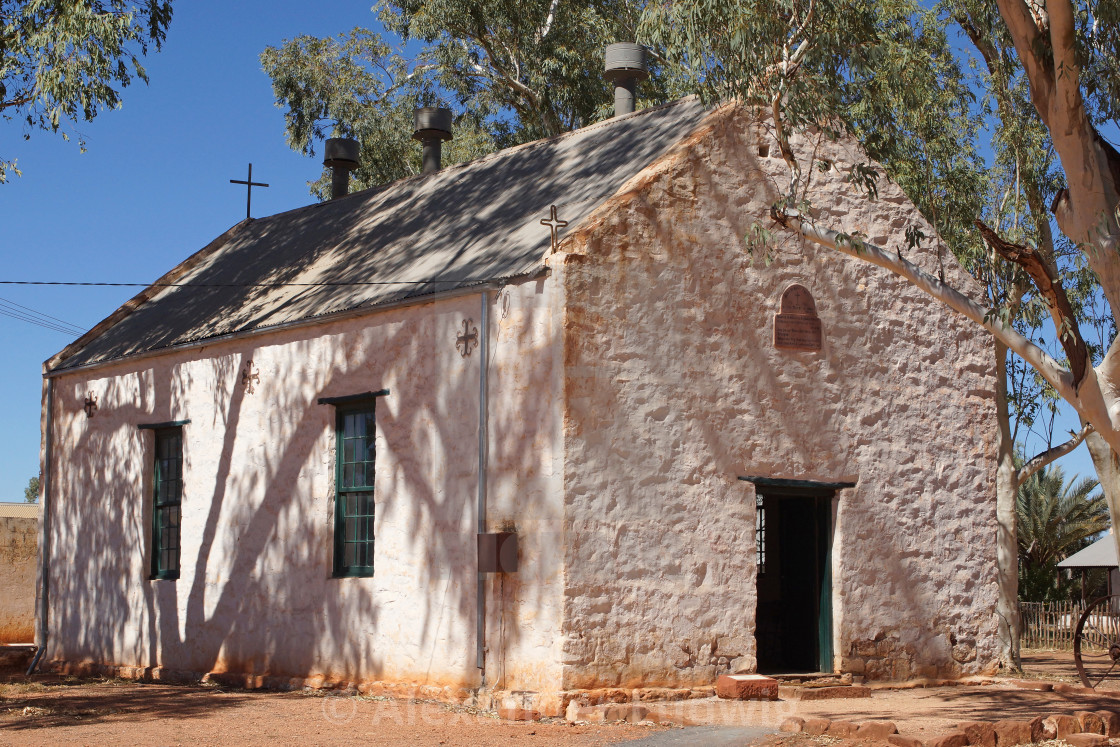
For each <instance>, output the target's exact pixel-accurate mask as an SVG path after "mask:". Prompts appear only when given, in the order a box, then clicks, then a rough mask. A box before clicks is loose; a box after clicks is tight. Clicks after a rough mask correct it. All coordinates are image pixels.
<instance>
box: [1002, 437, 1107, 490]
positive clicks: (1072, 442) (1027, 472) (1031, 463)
mask: <svg viewBox="0 0 1120 747" xmlns="http://www.w3.org/2000/svg"><path fill="white" fill-rule="evenodd" d="M1092 432H1093V426H1092V425H1090V424H1089V423H1086V424H1085V425H1083V426H1081V430H1080V431H1078V432H1077V433H1074V434H1073V435H1072V436H1071V437H1070V439H1069V440H1068V441H1066V442H1065V443H1062V444H1058V445H1057V446H1052V447H1050V448H1049V449H1047V450H1046V451H1043V452H1042V453H1040V454H1036V455H1035V456H1034V457H1032V458H1031V459H1030V460H1028V461H1027V463H1026V464H1024V465H1023V466H1022V467H1020V468H1019V470H1018V471H1017V472H1016V475H1017V480H1018V481H1019V482H1020V483H1021V482H1023V481H1024V480H1026V479H1027V478H1028V477H1030V476H1031V475H1033V474H1034V473H1035V472H1038V471H1039V470H1040V469H1042V468H1043V467H1045V466H1046V465H1048V464H1050V463H1051V462H1053V461H1054V460H1055V459H1058V458H1059V457H1064V456H1065V455H1066V454H1068V453H1070V452H1071V451H1073V450H1074V449H1076V448H1077V447H1078V446H1080V445H1081V442H1082V441H1084V440H1085V437H1086V436H1088V435H1089V434H1090V433H1092Z"/></svg>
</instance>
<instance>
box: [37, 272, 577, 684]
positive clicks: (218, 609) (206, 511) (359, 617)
mask: <svg viewBox="0 0 1120 747" xmlns="http://www.w3.org/2000/svg"><path fill="white" fill-rule="evenodd" d="M507 293H508V299H509V300H508V308H509V309H510V310H509V312H508V313H507V314H506V316H505V318H501V315H500V314H498V313H497V312H495V322H494V325H493V326H492V330H493V331H492V334H493V335H494V336H495V339H494V342H493V347H494V355H493V363H492V367H491V377H492V385H491V390H490V400H491V415H490V418H491V433H492V444H491V453H492V455H493V456H492V465H493V467H492V469H491V471H490V482H491V485H492V486H493V492H494V508H493V509H491V510H492V513H493V515H494V517H495V518H496V519H501V518H502V517H503V516H504V515H505V514H508V513H509V507H510V506H513V505H516V506H517V507H518V509H519V511H520V512H521V518H520V519H519V520H518V530H519V531H520V532H523V533H524V537H523V539H522V546H523V548H524V550H525V552H524V554H523V556H522V569H523V570H522V572H521V574H519V581H520V582H521V583H522V585H521V586H518V587H517V588H515V589H510V588H507V589H506V590H505V591H504V602H503V603H499V602H498V601H497V600H495V601H494V603H493V604H492V605H491V606H492V607H493V608H494V610H499V611H501V614H504V615H505V618H506V619H507V620H508V621H510V622H511V623H514V624H515V629H516V632H515V633H513V634H511V633H510V632H509V631H508V630H507V631H505V633H506V635H505V638H504V639H503V640H502V641H501V642H500V643H497V642H489V645H490V647H491V649H492V651H493V652H494V654H493V656H495V657H502V658H508V657H514V658H516V659H517V660H518V662H519V665H518V667H515V668H514V667H510V668H509V671H508V672H507V673H506V677H507V679H508V681H509V684H510V685H511V686H516V687H519V688H523V689H536V688H538V687H543V686H545V685H547V684H548V683H549V682H551V681H553V680H557V679H558V666H557V665H556V663H555V658H554V657H551V658H550V653H551V651H552V649H553V648H554V646H555V641H556V638H557V630H558V626H559V614H560V612H559V607H558V602H557V601H556V600H557V599H558V597H559V591H558V586H557V584H558V574H559V568H558V567H557V565H556V562H555V559H554V558H555V556H557V553H556V551H555V550H554V549H553V548H552V547H551V545H550V543H553V542H555V541H556V540H555V536H554V535H552V534H546V533H542V532H541V531H540V529H539V528H540V527H544V526H546V525H547V523H548V521H549V520H550V519H551V518H552V517H554V516H555V515H556V514H557V513H558V511H559V502H558V500H557V498H556V496H557V495H558V494H557V493H550V492H549V488H548V486H549V484H550V480H552V479H553V478H552V474H551V471H552V465H553V457H552V454H553V452H554V451H555V449H556V448H557V443H556V442H554V438H553V435H552V434H553V431H554V430H555V428H553V427H552V426H551V425H550V423H551V420H550V417H549V416H548V414H547V412H543V411H542V407H541V403H542V402H543V403H547V402H550V401H553V400H554V398H555V397H554V395H553V394H552V387H553V385H554V384H553V378H552V374H551V370H552V356H553V350H552V347H551V340H552V336H551V335H550V334H549V332H548V330H549V328H550V324H551V319H552V309H551V303H552V300H551V298H550V296H549V290H548V286H547V285H546V284H545V283H544V282H543V281H540V282H530V283H526V284H523V285H520V286H512V287H510V288H509V289H508V291H507ZM503 298H504V297H503ZM503 303H506V302H505V301H504V300H503ZM468 318H469V319H473V322H474V324H476V325H477V324H478V322H479V318H480V297H479V295H467V296H463V297H459V298H455V299H449V300H443V301H438V302H434V303H427V304H421V305H415V306H409V307H404V308H399V309H396V310H389V311H384V312H380V313H374V314H369V315H365V316H361V317H356V318H352V319H349V320H344V321H337V322H332V323H328V324H323V325H317V326H312V327H305V328H302V329H292V330H287V331H278V332H274V333H270V334H264V335H258V336H253V337H249V338H245V339H242V340H240V341H236V340H235V341H227V342H220V343H217V344H214V345H210V346H206V347H203V348H198V349H194V350H187V351H181V352H171V353H167V354H164V355H159V356H156V357H150V358H146V359H142V360H138V361H135V362H131V363H130V362H127V361H125V362H121V363H118V364H115V365H110V366H106V367H102V368H98V369H95V370H92V371H89V372H84V373H82V372H79V373H73V374H67V375H64V376H61V377H60V378H59V379H58V380H57V382H56V394H55V414H54V417H55V433H56V441H55V452H54V465H55V469H56V475H55V483H54V486H53V491H52V503H53V511H54V513H53V516H54V519H53V521H54V523H53V534H52V543H53V546H54V563H53V565H52V569H51V573H52V595H51V613H50V621H51V639H50V641H51V646H50V650H49V651H48V658H49V659H53V660H61V661H69V662H75V661H88V662H96V663H99V664H112V665H127V666H141V667H146V666H152V667H155V666H162V667H166V668H168V669H173V670H184V671H189V672H195V673H204V672H212V671H213V672H223V671H231V672H248V673H254V674H266V675H274V676H292V677H305V678H306V677H311V678H315V677H320V676H322V677H326V678H328V679H335V680H344V681H352V682H369V681H386V682H395V683H422V684H426V685H434V686H440V685H442V686H453V687H463V686H471V685H474V684H477V681H478V676H479V675H478V670H477V669H476V668H475V657H474V654H475V608H476V604H475V593H476V576H475V522H476V513H475V512H476V485H477V469H478V456H477V455H478V444H477V432H478V393H479V354H478V350H477V349H476V350H474V351H473V353H472V355H471V356H470V357H468V358H463V357H462V356H461V355H460V353H459V352H458V350H457V349H456V345H455V342H456V335H457V334H458V333H459V332H460V331H461V329H462V322H463V320H464V319H468ZM249 359H252V361H253V363H254V365H255V367H256V370H257V371H258V372H259V376H260V381H259V383H258V384H256V385H255V391H254V392H252V393H250V392H249V391H248V390H247V388H246V387H245V386H244V385H243V383H242V380H241V375H242V371H243V369H244V367H245V365H246V362H247V361H248V360H249ZM383 388H387V389H389V390H390V394H389V395H388V396H386V397H382V398H379V399H378V401H377V405H376V407H377V410H376V413H377V457H376V458H377V463H376V471H377V478H376V489H375V496H376V515H377V519H376V544H375V570H374V576H373V577H372V578H368V579H357V578H347V579H335V578H332V537H333V534H332V523H333V516H334V502H333V481H334V451H335V448H334V422H335V420H334V419H335V411H334V408H333V407H331V406H329V405H319V404H317V399H318V398H319V397H333V396H343V395H348V394H356V393H361V392H368V391H376V390H379V389H383ZM87 393H93V394H95V395H96V396H97V397H98V401H99V403H100V407H99V409H98V411H97V413H96V415H95V416H94V417H93V418H87V416H86V415H85V413H84V411H83V409H82V405H83V401H84V399H85V397H86V395H87ZM182 419H189V420H190V424H189V425H187V426H185V427H184V431H183V432H184V459H185V470H184V498H183V549H182V573H181V577H180V578H179V579H178V580H177V581H152V580H149V579H148V575H149V565H148V563H149V561H148V556H147V549H148V547H149V545H150V529H149V527H150V521H151V507H150V502H151V498H150V492H151V467H150V466H149V463H150V461H151V453H152V443H153V436H152V434H151V432H150V431H140V430H137V427H136V426H137V425H138V424H142V423H155V422H163V421H171V420H182ZM530 447H531V448H532V452H531V453H530V452H529V451H527V449H528V448H530ZM527 467H533V468H535V471H534V472H532V473H528V474H527V473H526V472H525V469H524V468H527ZM512 470H517V472H516V474H513V475H511V474H507V472H508V471H512ZM491 627H495V626H494V625H493V624H492V625H491ZM493 635H494V638H495V641H496V634H493ZM503 646H504V647H505V649H504V650H503V648H502V647H503ZM533 657H536V658H535V659H534V658H533ZM550 678H551V679H550Z"/></svg>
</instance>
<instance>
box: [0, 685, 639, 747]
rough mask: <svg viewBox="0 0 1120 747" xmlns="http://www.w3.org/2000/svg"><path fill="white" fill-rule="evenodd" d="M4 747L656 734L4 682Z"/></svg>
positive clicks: (148, 689) (145, 689)
mask: <svg viewBox="0 0 1120 747" xmlns="http://www.w3.org/2000/svg"><path fill="white" fill-rule="evenodd" d="M7 679H8V681H7V682H6V683H3V684H0V743H2V744H42V745H57V744H60V743H71V744H161V745H168V744H191V745H194V744H235V743H236V744H238V745H255V744H268V745H274V744H290V743H293V742H302V743H310V744H317V745H318V744H324V745H329V744H353V743H365V744H410V745H448V747H452V746H462V747H468V746H470V747H473V746H474V745H494V744H509V745H514V744H516V745H522V744H525V745H533V744H539V745H553V744H559V745H580V746H583V745H587V746H589V747H590V746H591V745H608V744H613V743H615V742H619V741H625V740H628V739H638V738H641V737H644V736H648V735H649V734H651V733H653V732H654V731H657V730H658V729H657V727H650V726H631V725H626V726H622V725H595V726H570V725H568V724H566V723H563V722H557V723H517V722H509V721H499V720H498V719H496V718H493V717H491V716H488V715H485V714H480V713H478V712H476V711H473V710H471V709H465V708H454V707H449V706H444V705H441V704H436V703H422V702H414V701H403V700H377V699H371V698H355V697H352V696H342V695H338V694H333V695H324V694H320V693H314V694H310V693H304V692H300V693H265V692H248V691H236V690H234V691H229V690H224V689H221V688H216V687H206V686H194V685H188V686H181V685H160V684H137V683H133V682H126V681H122V680H104V679H86V680H78V679H75V678H69V677H57V676H53V675H47V676H42V675H37V676H35V677H32V678H30V680H29V679H28V678H26V677H22V676H13V675H9V677H8V678H7Z"/></svg>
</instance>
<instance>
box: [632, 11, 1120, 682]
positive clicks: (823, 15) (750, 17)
mask: <svg viewBox="0 0 1120 747" xmlns="http://www.w3.org/2000/svg"><path fill="white" fill-rule="evenodd" d="M996 5H998V8H997V7H995V6H993V5H992V4H991V3H984V2H980V0H946V1H945V2H944V3H942V4H940V5H937V6H935V7H932V8H931V7H928V6H923V5H921V4H919V3H917V2H909V1H908V0H886V1H885V2H878V3H876V2H867V1H857V0H740V1H739V2H734V3H732V2H727V0H687V1H686V0H670V1H669V2H665V3H659V4H655V5H651V6H649V8H648V9H647V12H646V16H645V18H644V21H643V25H642V32H643V35H644V36H643V38H644V39H648V40H649V41H650V42H652V43H653V44H655V45H658V46H659V47H661V48H663V49H664V53H665V55H666V56H667V58H668V59H670V60H671V61H673V62H675V63H677V64H679V65H680V66H681V67H682V69H683V70H685V71H686V73H687V74H688V76H689V77H690V78H691V80H692V81H693V82H694V83H695V85H696V86H698V87H699V89H700V90H701V91H703V92H704V93H705V95H706V96H707V97H709V98H712V99H731V98H735V99H739V100H741V101H744V102H746V103H747V104H753V105H756V106H759V107H761V108H764V109H765V110H766V111H768V112H769V114H770V116H771V117H772V119H773V124H774V127H775V132H776V135H777V140H778V144H779V150H780V153H781V155H782V157H783V158H784V159H785V161H786V163H787V165H788V167H789V181H788V184H787V185H786V186H785V189H784V193H783V194H782V196H781V199H780V200H779V201H778V202H777V203H776V204H775V205H774V207H773V210H772V215H771V217H772V218H773V220H774V221H775V223H777V224H780V225H782V226H785V227H787V228H789V229H792V230H793V231H795V232H797V233H798V234H800V235H801V236H803V237H804V238H806V239H808V240H810V241H814V242H816V243H818V244H821V245H824V246H827V247H832V248H834V249H837V250H839V251H842V252H845V253H847V254H850V255H853V256H856V257H859V258H861V259H864V260H867V261H870V262H873V263H875V264H878V265H880V266H882V267H885V268H887V269H889V270H891V271H892V272H895V273H897V274H899V275H901V276H903V277H905V278H907V279H908V280H910V281H911V282H913V283H914V284H915V285H917V286H918V287H919V288H921V289H922V290H924V291H926V292H928V293H930V294H931V295H933V296H934V297H935V298H937V299H938V300H940V301H942V302H944V303H946V304H948V305H949V306H950V307H951V308H953V309H955V310H957V311H958V312H960V313H962V314H964V315H965V316H967V317H968V318H969V319H971V320H972V321H973V322H975V323H976V324H977V325H978V326H979V327H982V328H984V329H985V330H987V331H988V332H989V333H990V334H992V336H993V337H994V340H995V349H994V353H995V359H996V364H997V369H998V376H997V385H998V386H999V387H1000V390H999V392H998V408H999V422H1000V426H1001V427H1000V435H1001V445H1000V465H999V470H998V475H997V518H998V521H999V525H1000V533H999V539H998V554H999V571H1000V573H999V583H1000V603H999V614H1000V615H1001V616H1002V617H1003V620H1004V621H1005V623H1006V624H1005V626H1003V627H1002V629H1001V633H1002V635H1003V638H1004V644H1005V656H1006V658H1007V659H1008V660H1009V662H1008V663H1014V662H1015V661H1016V660H1017V652H1016V645H1017V639H1018V636H1017V630H1018V622H1017V614H1016V608H1015V600H1016V596H1017V595H1016V593H1015V592H1016V586H1017V583H1016V572H1015V564H1016V563H1015V560H1016V558H1015V556H1016V549H1015V548H1016V532H1015V513H1014V506H1015V503H1014V500H1015V495H1016V493H1017V487H1018V485H1019V483H1020V482H1021V481H1022V480H1024V479H1027V478H1028V477H1029V476H1030V474H1031V473H1032V471H1035V470H1037V469H1038V468H1039V467H1040V466H1042V465H1044V464H1046V463H1047V462H1049V461H1052V460H1053V459H1054V458H1056V457H1057V456H1058V455H1060V454H1063V453H1066V452H1068V451H1069V450H1071V449H1072V448H1074V447H1075V446H1076V445H1077V444H1078V443H1079V442H1080V440H1081V439H1084V438H1086V437H1088V438H1089V439H1090V451H1091V453H1093V455H1094V463H1095V465H1096V466H1097V470H1098V473H1099V474H1100V475H1101V479H1102V482H1103V483H1104V487H1105V493H1106V495H1107V496H1108V498H1109V504H1110V507H1111V509H1112V512H1113V516H1114V517H1115V516H1116V515H1117V511H1118V509H1120V490H1117V487H1120V484H1118V483H1120V470H1117V464H1118V463H1117V461H1116V457H1115V449H1116V448H1117V447H1120V399H1117V396H1118V394H1120V393H1118V392H1116V391H1115V390H1114V389H1113V388H1112V386H1111V385H1110V382H1111V381H1112V379H1113V377H1114V376H1115V375H1116V373H1114V369H1115V366H1116V365H1117V363H1116V359H1120V353H1114V352H1113V348H1112V344H1113V341H1114V339H1115V321H1114V312H1113V309H1114V306H1113V305H1112V304H1113V301H1114V299H1115V298H1116V297H1120V258H1118V257H1117V255H1116V245H1115V244H1116V242H1115V237H1116V235H1117V234H1118V233H1120V227H1118V223H1117V220H1118V215H1117V213H1116V212H1115V209H1116V202H1117V201H1116V187H1115V182H1114V176H1113V174H1114V172H1115V171H1116V164H1117V162H1118V161H1120V159H1117V158H1116V156H1115V151H1113V150H1112V149H1111V146H1109V145H1108V144H1107V142H1105V141H1104V140H1103V139H1102V138H1101V137H1100V135H1099V132H1098V131H1097V127H1098V126H1099V125H1100V124H1101V123H1102V122H1104V121H1108V120H1110V119H1113V120H1114V119H1115V111H1114V109H1113V107H1114V106H1115V103H1114V102H1115V101H1116V98H1115V94H1116V93H1117V90H1116V89H1117V87H1118V86H1120V82H1118V81H1120V76H1117V75H1116V74H1115V73H1116V70H1117V67H1118V64H1117V54H1116V50H1117V48H1118V45H1117V39H1116V37H1117V28H1118V24H1117V23H1116V20H1117V12H1116V4H1115V0H1107V1H1106V2H1101V3H1081V4H1079V5H1078V6H1076V7H1074V6H1073V5H1072V4H1071V2H1070V1H1069V0H1062V1H1061V2H1049V3H1047V4H1046V5H1045V7H1044V6H1043V4H1042V3H1041V2H1040V1H1039V0H1000V2H998V3H997V4H996ZM1050 8H1053V9H1052V10H1049V11H1048V9H1050ZM1055 14H1056V15H1055ZM1052 19H1056V20H1057V23H1054V21H1053V20H1052ZM954 31H955V32H956V33H958V34H960V35H961V38H962V39H963V40H965V44H966V45H970V46H971V48H972V49H973V50H974V51H973V53H972V58H973V59H975V60H976V61H977V64H978V68H979V69H978V70H977V71H976V72H975V73H973V72H972V71H970V70H969V69H968V68H967V67H965V66H963V65H962V64H961V61H960V59H959V57H958V55H957V54H956V49H955V45H954V43H953V40H952V39H950V37H949V36H948V34H949V33H952V32H954ZM808 128H816V129H817V130H823V131H825V132H828V131H831V130H839V129H847V130H848V131H850V132H852V133H853V134H855V135H856V136H857V137H858V138H859V139H860V140H861V141H862V142H863V144H864V145H865V147H866V148H867V151H868V152H869V154H870V155H871V157H872V158H873V159H875V160H877V161H878V162H879V163H881V164H882V165H883V166H884V168H885V170H886V172H887V176H889V177H890V178H892V179H894V180H896V181H897V182H898V183H899V184H900V186H901V187H902V188H903V189H904V191H906V193H907V194H908V195H909V196H910V198H911V199H912V200H913V201H914V202H915V203H916V204H917V205H918V207H919V208H920V209H921V211H922V212H923V214H924V215H925V216H926V217H927V218H928V219H929V220H930V222H931V223H932V224H933V225H934V226H935V227H936V228H937V230H938V234H939V235H938V236H934V237H927V236H924V235H922V234H921V232H920V231H919V230H917V229H916V227H913V226H911V227H906V228H904V229H900V232H899V235H898V236H897V237H895V241H894V242H892V243H894V246H892V247H878V246H873V245H872V244H870V243H869V242H867V241H866V240H865V238H864V237H861V236H858V235H848V234H845V233H843V232H841V231H839V230H837V229H836V227H834V226H828V225H822V224H820V223H818V222H816V221H814V220H813V219H812V217H811V215H812V213H811V208H812V194H811V191H807V185H808V183H809V180H808V178H807V176H806V172H807V169H806V167H805V164H804V163H803V161H804V159H805V154H798V153H795V152H794V149H793V148H792V147H791V145H790V133H791V132H793V131H803V130H806V129H808ZM1059 130H1060V133H1059V132H1058V131H1059ZM986 143H987V144H990V147H991V150H992V153H993V157H992V159H991V163H989V162H987V160H986V159H985V158H983V157H981V154H982V148H983V145H984V144H986ZM878 176H879V175H878V174H877V173H876V172H875V170H874V169H873V168H872V167H871V166H870V165H868V164H854V165H852V167H851V172H850V180H851V181H852V182H853V183H854V184H855V185H857V186H860V187H862V188H865V189H866V190H867V191H868V195H869V197H870V198H873V197H874V194H875V181H876V179H877V178H878ZM1051 204H1053V206H1054V208H1055V211H1056V221H1055V220H1053V218H1052V216H1051V214H1050V210H1049V208H1050V206H1051ZM1055 222H1056V225H1057V230H1055V226H1054V224H1055ZM767 230H768V229H765V228H762V227H759V231H758V232H757V233H756V234H753V235H765V232H766V231H767ZM753 235H752V236H753ZM752 236H749V237H748V241H747V243H748V246H751V245H752V244H753V243H754V242H753V238H752ZM945 249H949V250H951V251H952V252H953V253H954V254H955V255H956V256H957V258H958V259H960V260H961V262H962V264H963V265H964V266H965V268H966V269H968V270H969V271H970V272H971V273H972V274H973V276H974V277H976V278H977V279H979V280H980V281H981V284H982V286H983V288H984V297H983V298H979V299H977V298H972V297H969V295H968V294H967V293H966V292H963V291H962V290H960V289H956V288H953V287H951V286H950V284H949V283H947V282H946V280H945V277H944V273H941V272H939V273H937V274H930V273H927V272H924V271H922V270H921V269H920V268H919V267H918V265H917V264H916V263H915V262H913V261H911V260H910V259H909V258H908V256H907V255H909V256H911V257H912V256H914V253H921V252H931V253H936V254H937V255H938V257H939V258H940V256H941V253H942V252H943V251H944V250H945ZM1102 296H1103V298H1101V297H1102ZM1098 299H1100V300H1102V301H1103V302H1102V303H1101V304H1099V308H1097V309H1095V310H1094V302H1095V301H1097V300H1098ZM1084 319H1089V320H1091V321H1092V322H1093V323H1094V326H1096V327H1097V328H1098V329H1101V330H1103V335H1102V340H1101V344H1100V345H1098V346H1097V347H1096V348H1095V349H1094V347H1093V345H1091V344H1090V343H1089V342H1087V341H1086V339H1085V337H1084V336H1083V335H1082V332H1081V322H1082V321H1083V320H1084ZM1044 321H1050V322H1052V324H1053V327H1054V331H1053V333H1052V336H1053V337H1054V338H1055V339H1056V340H1057V341H1058V342H1059V343H1060V346H1061V353H1059V354H1057V355H1055V354H1053V353H1052V352H1051V351H1048V350H1047V349H1045V347H1046V346H1045V345H1044V344H1042V343H1039V342H1038V341H1037V339H1038V338H1037V337H1036V334H1035V333H1037V331H1038V328H1039V325H1040V324H1041V323H1042V322H1044ZM1009 352H1010V353H1013V354H1014V356H1015V357H1009V356H1008V353H1009ZM1062 357H1064V358H1065V359H1066V362H1065V364H1064V365H1063V363H1061V362H1059V361H1060V360H1061V358H1062ZM1009 362H1010V366H1011V368H1010V369H1009V368H1008V364H1009ZM1024 367H1029V371H1028V370H1027V369H1026V368H1024ZM1009 375H1010V381H1011V382H1012V383H1013V384H1015V383H1018V384H1022V385H1024V386H1025V387H1026V389H1023V390H1019V391H1017V392H1010V393H1009V392H1008V390H1007V384H1008V381H1009ZM1028 391H1029V392H1031V393H1032V394H1035V395H1040V394H1041V395H1045V394H1050V395H1053V396H1057V397H1061V398H1062V399H1064V400H1066V401H1067V402H1069V403H1070V404H1071V405H1072V406H1073V407H1074V409H1075V410H1076V411H1077V412H1078V414H1079V415H1080V416H1081V418H1082V421H1083V427H1082V429H1081V431H1080V432H1079V433H1076V434H1071V438H1070V439H1069V440H1068V441H1067V442H1066V443H1064V444H1060V445H1058V446H1055V447H1053V448H1052V449H1049V450H1047V451H1046V452H1044V453H1043V454H1040V455H1038V456H1037V457H1035V458H1033V459H1031V460H1028V462H1027V464H1026V465H1023V466H1021V467H1019V466H1017V465H1015V463H1014V459H1013V449H1014V434H1013V432H1012V428H1011V423H1012V417H1011V415H1012V414H1014V415H1015V416H1016V422H1019V421H1021V420H1022V419H1023V418H1027V419H1028V420H1029V419H1030V418H1033V417H1034V415H1035V412H1034V409H1035V408H1036V407H1037V404H1036V403H1037V401H1038V400H1032V399H1030V398H1027V397H1024V396H1023V395H1024V392H1028ZM1010 410H1014V413H1012V412H1011V411H1010ZM1094 431H1095V432H1096V434H1094ZM1098 434H1099V435H1098ZM1110 475H1111V477H1110Z"/></svg>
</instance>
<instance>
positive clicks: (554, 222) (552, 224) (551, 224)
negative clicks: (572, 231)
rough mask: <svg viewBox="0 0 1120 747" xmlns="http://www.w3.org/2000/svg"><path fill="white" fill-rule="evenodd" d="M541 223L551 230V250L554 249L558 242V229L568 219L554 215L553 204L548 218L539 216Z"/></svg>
mask: <svg viewBox="0 0 1120 747" xmlns="http://www.w3.org/2000/svg"><path fill="white" fill-rule="evenodd" d="M541 225H542V226H548V228H549V230H550V231H551V232H552V251H556V246H557V245H558V244H559V243H560V229H561V228H563V227H564V226H566V225H568V221H566V220H560V219H559V218H557V217H556V206H555V205H553V206H552V215H551V216H550V217H548V218H541Z"/></svg>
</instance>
